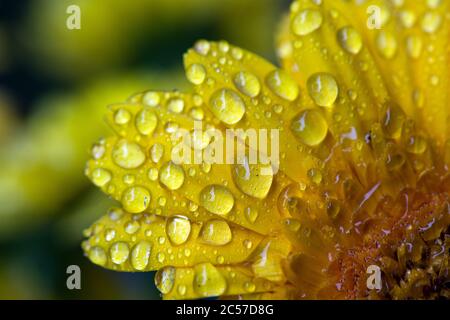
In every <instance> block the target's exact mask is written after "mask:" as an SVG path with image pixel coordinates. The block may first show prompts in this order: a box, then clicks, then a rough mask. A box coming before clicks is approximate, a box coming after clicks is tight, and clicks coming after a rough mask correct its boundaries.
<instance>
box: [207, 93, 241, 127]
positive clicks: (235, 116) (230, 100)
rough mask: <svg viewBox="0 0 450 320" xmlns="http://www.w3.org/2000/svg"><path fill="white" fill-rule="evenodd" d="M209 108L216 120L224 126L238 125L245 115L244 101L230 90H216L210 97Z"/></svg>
mask: <svg viewBox="0 0 450 320" xmlns="http://www.w3.org/2000/svg"><path fill="white" fill-rule="evenodd" d="M210 108H211V111H212V113H213V114H214V115H215V116H216V118H217V119H219V120H220V121H222V122H224V123H226V124H235V123H238V122H239V121H240V120H241V119H242V117H243V116H244V113H245V104H244V101H242V99H241V97H240V96H239V95H238V94H237V93H235V92H234V91H232V90H230V89H220V90H217V91H216V92H215V93H214V94H213V95H212V96H211V101H210Z"/></svg>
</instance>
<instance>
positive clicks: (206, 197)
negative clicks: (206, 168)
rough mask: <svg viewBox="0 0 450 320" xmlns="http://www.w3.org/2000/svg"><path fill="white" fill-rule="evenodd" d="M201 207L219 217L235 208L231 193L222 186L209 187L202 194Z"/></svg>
mask: <svg viewBox="0 0 450 320" xmlns="http://www.w3.org/2000/svg"><path fill="white" fill-rule="evenodd" d="M200 205H201V206H202V207H204V208H205V209H206V210H208V211H209V212H212V213H214V214H218V215H226V214H228V213H229V212H230V211H231V209H233V206H234V197H233V195H232V194H231V192H230V191H229V190H228V189H227V188H226V187H224V186H221V185H217V184H214V185H209V186H207V187H205V188H203V190H202V191H201V192H200Z"/></svg>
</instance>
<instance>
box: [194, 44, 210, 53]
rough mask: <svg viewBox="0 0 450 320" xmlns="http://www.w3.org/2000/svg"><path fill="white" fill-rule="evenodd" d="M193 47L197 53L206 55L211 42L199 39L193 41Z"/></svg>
mask: <svg viewBox="0 0 450 320" xmlns="http://www.w3.org/2000/svg"><path fill="white" fill-rule="evenodd" d="M194 48H195V51H197V53H199V54H201V55H202V56H206V55H207V54H208V53H209V50H210V48H211V44H210V43H209V42H208V41H206V40H199V41H197V42H196V43H195V45H194Z"/></svg>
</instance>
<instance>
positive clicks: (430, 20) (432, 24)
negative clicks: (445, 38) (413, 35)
mask: <svg viewBox="0 0 450 320" xmlns="http://www.w3.org/2000/svg"><path fill="white" fill-rule="evenodd" d="M441 24H442V17H441V15H440V14H439V13H437V12H427V13H425V14H424V15H423V17H422V21H421V26H422V30H423V31H424V32H426V33H434V32H436V31H437V30H438V29H439V27H440V26H441Z"/></svg>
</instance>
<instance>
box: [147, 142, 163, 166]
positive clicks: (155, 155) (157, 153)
mask: <svg viewBox="0 0 450 320" xmlns="http://www.w3.org/2000/svg"><path fill="white" fill-rule="evenodd" d="M163 155H164V146H163V145H162V144H159V143H155V144H154V145H153V146H152V147H151V148H150V158H152V161H153V162H154V163H158V162H159V160H161V158H162V157H163Z"/></svg>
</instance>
